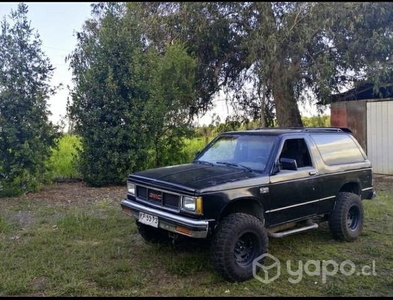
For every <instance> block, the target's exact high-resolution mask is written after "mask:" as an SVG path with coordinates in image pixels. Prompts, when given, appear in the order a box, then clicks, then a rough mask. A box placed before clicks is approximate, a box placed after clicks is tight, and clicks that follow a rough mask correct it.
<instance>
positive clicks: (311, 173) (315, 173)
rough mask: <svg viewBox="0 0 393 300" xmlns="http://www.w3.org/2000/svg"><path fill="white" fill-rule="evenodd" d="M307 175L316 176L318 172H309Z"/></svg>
mask: <svg viewBox="0 0 393 300" xmlns="http://www.w3.org/2000/svg"><path fill="white" fill-rule="evenodd" d="M308 174H310V175H318V172H317V171H310V172H308Z"/></svg>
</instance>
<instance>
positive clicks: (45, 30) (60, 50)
mask: <svg viewBox="0 0 393 300" xmlns="http://www.w3.org/2000/svg"><path fill="white" fill-rule="evenodd" d="M18 3H19V2H2V3H0V18H1V20H3V18H4V16H8V15H9V14H10V13H11V9H12V10H16V9H17V6H18ZM25 3H26V4H27V6H28V8H29V12H28V14H27V18H28V20H30V22H31V23H30V25H31V28H33V29H34V32H38V34H39V35H40V39H41V41H42V50H43V51H44V53H45V55H46V56H47V57H48V58H49V59H50V61H51V63H52V65H53V66H54V67H55V68H56V69H55V71H54V73H53V78H52V82H51V84H52V85H58V84H59V83H62V84H63V89H62V90H59V91H58V92H57V94H56V95H55V96H53V97H51V99H50V100H49V102H48V104H49V109H50V110H51V112H52V116H50V120H51V121H53V122H54V123H57V122H58V121H59V120H60V119H61V117H64V116H65V115H66V104H67V97H68V95H69V92H68V89H67V85H69V86H72V82H71V78H72V73H71V70H68V68H69V65H68V63H66V62H65V58H66V56H67V55H69V54H70V53H71V52H72V51H73V50H74V49H75V46H76V42H77V40H76V37H75V36H74V34H75V32H76V31H80V30H81V29H82V25H83V23H84V21H85V20H87V19H88V18H89V17H90V12H91V7H90V5H91V2H25ZM216 100H217V101H214V102H213V103H215V106H216V107H215V109H213V110H212V111H211V112H208V113H207V114H206V115H205V116H204V117H202V118H200V119H199V120H198V121H199V123H200V124H210V118H211V116H212V115H213V114H214V113H215V114H217V115H218V116H220V118H221V121H224V120H225V118H226V117H227V115H229V114H231V112H232V109H231V107H230V106H229V105H226V104H225V101H223V100H221V99H216ZM313 114H316V112H315V110H314V109H313V108H311V107H306V108H304V109H302V115H313Z"/></svg>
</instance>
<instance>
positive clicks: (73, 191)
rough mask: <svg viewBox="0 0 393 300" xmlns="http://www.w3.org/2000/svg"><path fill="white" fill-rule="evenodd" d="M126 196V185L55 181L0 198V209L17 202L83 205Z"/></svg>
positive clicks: (119, 199)
mask: <svg viewBox="0 0 393 300" xmlns="http://www.w3.org/2000/svg"><path fill="white" fill-rule="evenodd" d="M125 196H126V186H125V185H124V186H110V187H89V186H87V185H86V184H85V183H84V182H69V183H56V184H52V185H48V186H45V187H44V188H43V189H42V190H41V191H40V192H37V193H28V194H26V195H23V196H21V197H12V198H2V199H0V210H2V209H5V208H6V207H7V206H9V205H15V204H17V203H18V202H21V201H23V202H26V201H27V202H29V203H38V202H39V203H44V204H48V205H65V204H68V205H75V206H78V205H84V204H90V203H95V202H97V201H105V200H108V201H116V200H118V201H119V203H120V201H121V200H122V199H123V198H124V197H125Z"/></svg>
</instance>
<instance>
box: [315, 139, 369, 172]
mask: <svg viewBox="0 0 393 300" xmlns="http://www.w3.org/2000/svg"><path fill="white" fill-rule="evenodd" d="M311 137H312V139H313V140H314V141H315V142H316V144H317V147H318V150H319V153H321V156H322V159H323V161H324V162H325V163H326V164H327V165H337V164H346V163H356V162H362V161H364V157H363V155H362V153H361V152H360V150H359V148H358V146H357V145H356V144H355V142H354V141H353V140H352V138H351V137H350V136H348V135H344V134H311Z"/></svg>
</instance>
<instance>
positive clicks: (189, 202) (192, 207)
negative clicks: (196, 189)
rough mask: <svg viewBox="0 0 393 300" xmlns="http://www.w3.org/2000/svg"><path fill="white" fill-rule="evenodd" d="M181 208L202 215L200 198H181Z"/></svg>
mask: <svg viewBox="0 0 393 300" xmlns="http://www.w3.org/2000/svg"><path fill="white" fill-rule="evenodd" d="M182 208H183V209H184V210H186V211H189V212H194V213H196V214H198V215H201V214H202V197H191V196H183V198H182Z"/></svg>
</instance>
